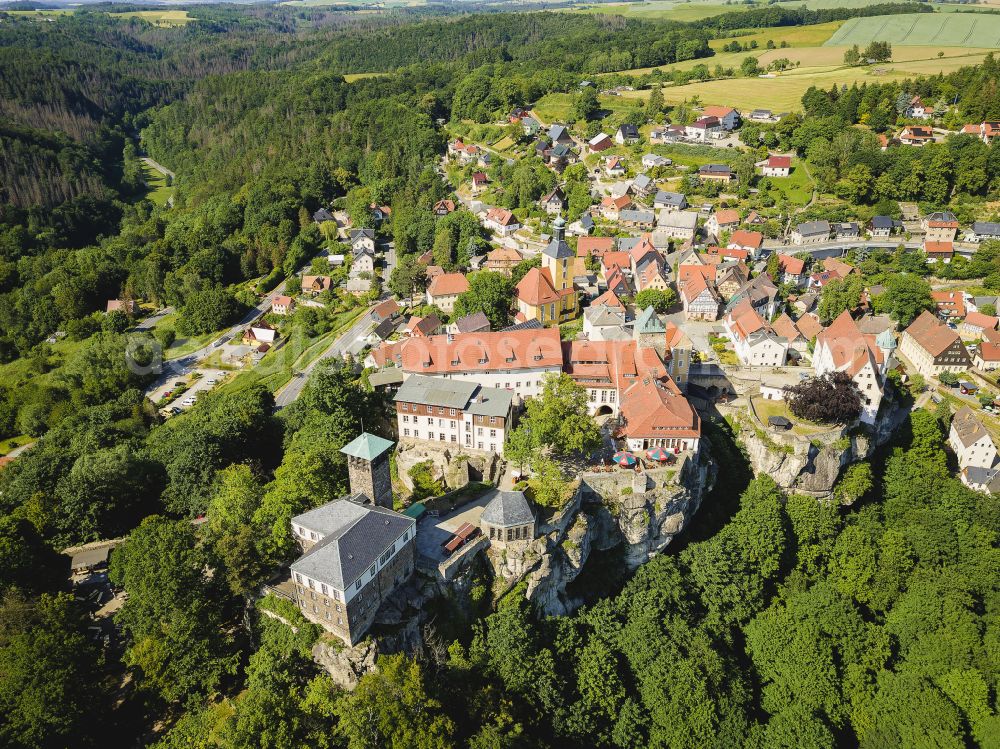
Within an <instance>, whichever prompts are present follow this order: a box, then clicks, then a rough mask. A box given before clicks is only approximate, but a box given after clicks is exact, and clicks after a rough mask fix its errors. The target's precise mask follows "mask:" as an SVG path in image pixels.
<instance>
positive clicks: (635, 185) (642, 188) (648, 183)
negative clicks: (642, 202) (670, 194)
mask: <svg viewBox="0 0 1000 749" xmlns="http://www.w3.org/2000/svg"><path fill="white" fill-rule="evenodd" d="M654 187H656V183H654V182H653V180H652V178H650V177H649V175H647V174H640V175H638V176H636V178H635V179H634V180H632V191H633V192H634V193H635V196H636V197H638V198H645V197H648V196H649V193H650V192H652V190H653V188H654Z"/></svg>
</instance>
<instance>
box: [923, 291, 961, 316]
mask: <svg viewBox="0 0 1000 749" xmlns="http://www.w3.org/2000/svg"><path fill="white" fill-rule="evenodd" d="M931 299H933V300H934V303H935V304H936V305H937V306H938V309H939V310H941V311H942V312H948V313H949V314H950V315H952V316H953V317H965V297H964V296H963V295H962V292H961V291H932V292H931Z"/></svg>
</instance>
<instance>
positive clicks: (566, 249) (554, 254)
mask: <svg viewBox="0 0 1000 749" xmlns="http://www.w3.org/2000/svg"><path fill="white" fill-rule="evenodd" d="M542 252H543V253H545V254H546V255H548V256H549V257H551V258H556V259H557V260H562V259H563V258H567V257H576V253H575V252H574V251H573V249H572V248H571V247H570V246H569V245H568V244H566V240H564V239H553V240H552V241H551V242H549V243H548V245H546V247H545V249H544V250H542Z"/></svg>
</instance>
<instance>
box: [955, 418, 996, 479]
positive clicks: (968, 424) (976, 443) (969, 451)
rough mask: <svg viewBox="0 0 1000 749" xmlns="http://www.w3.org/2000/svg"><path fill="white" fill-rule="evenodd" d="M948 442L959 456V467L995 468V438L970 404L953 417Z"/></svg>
mask: <svg viewBox="0 0 1000 749" xmlns="http://www.w3.org/2000/svg"><path fill="white" fill-rule="evenodd" d="M948 444H949V445H951V449H952V450H954V451H955V455H956V456H957V457H958V466H959V468H969V467H976V468H993V466H994V465H995V464H996V462H997V448H996V445H995V444H994V443H993V438H992V437H990V433H989V432H987V431H986V427H984V426H983V422H981V421H980V420H979V419H978V418H977V417H976V414H975V413H974V412H973V410H972V409H971V408H969V407H968V406H962V407H961V408H960V409H959V410H958V411H957V412H956V413H955V415H954V416H953V417H952V419H951V429H950V430H949V431H948Z"/></svg>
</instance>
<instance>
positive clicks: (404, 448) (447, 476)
mask: <svg viewBox="0 0 1000 749" xmlns="http://www.w3.org/2000/svg"><path fill="white" fill-rule="evenodd" d="M428 460H429V461H431V462H432V463H433V464H434V469H435V470H434V475H435V478H438V479H440V480H442V481H443V482H444V484H445V486H446V487H447V488H448V489H458V488H461V487H463V486H465V485H466V484H468V483H469V482H470V481H490V482H493V483H496V482H497V480H498V479H499V478H500V472H501V470H502V468H503V466H502V463H501V460H500V458H499V457H498V456H497V455H496V454H495V453H488V452H464V451H459V450H458V449H457V446H456V448H455V449H452V448H449V447H444V446H442V447H438V446H435V445H431V444H426V445H424V444H420V445H417V444H414V443H401V444H400V446H399V448H398V449H397V451H396V471H397V473H398V474H399V480H400V482H401V483H402V484H403V486H405V487H406V489H408V490H410V491H412V490H413V482H412V481H411V479H410V469H411V468H413V466H415V465H417V464H418V463H424V462H426V461H428Z"/></svg>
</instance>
